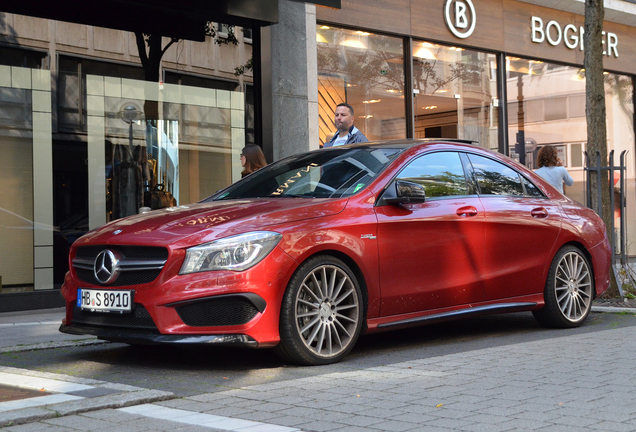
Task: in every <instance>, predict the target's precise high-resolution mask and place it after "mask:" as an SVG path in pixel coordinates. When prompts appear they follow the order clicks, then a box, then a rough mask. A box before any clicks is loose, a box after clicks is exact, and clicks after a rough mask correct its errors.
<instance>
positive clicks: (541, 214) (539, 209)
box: [530, 207, 548, 218]
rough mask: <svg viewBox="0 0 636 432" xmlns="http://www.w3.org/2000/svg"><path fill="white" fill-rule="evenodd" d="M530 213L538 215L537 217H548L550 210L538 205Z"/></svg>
mask: <svg viewBox="0 0 636 432" xmlns="http://www.w3.org/2000/svg"><path fill="white" fill-rule="evenodd" d="M530 214H531V215H532V217H536V218H546V217H548V211H547V210H546V209H544V208H543V207H537V208H535V209H532V211H531V212H530Z"/></svg>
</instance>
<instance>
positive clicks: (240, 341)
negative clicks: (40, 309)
mask: <svg viewBox="0 0 636 432" xmlns="http://www.w3.org/2000/svg"><path fill="white" fill-rule="evenodd" d="M60 331H61V332H62V333H68V334H72V335H93V336H97V338H98V339H103V340H108V341H111V342H123V343H128V344H131V345H161V344H174V345H180V344H193V345H197V344H198V345H208V344H212V345H242V346H248V347H251V348H256V347H257V346H258V342H256V341H255V340H254V339H253V338H251V337H250V336H247V335H242V334H223V335H164V334H158V333H145V332H139V333H136V332H134V331H131V330H121V329H113V328H104V327H89V326H79V325H70V326H69V325H66V324H62V325H61V326H60Z"/></svg>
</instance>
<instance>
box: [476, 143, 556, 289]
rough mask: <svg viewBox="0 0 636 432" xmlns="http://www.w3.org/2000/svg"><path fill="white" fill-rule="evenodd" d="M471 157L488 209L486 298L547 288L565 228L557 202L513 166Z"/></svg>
mask: <svg viewBox="0 0 636 432" xmlns="http://www.w3.org/2000/svg"><path fill="white" fill-rule="evenodd" d="M468 158H469V160H470V163H471V166H472V168H473V170H474V176H475V179H476V181H477V184H478V186H479V198H480V200H481V202H482V204H483V207H484V210H485V212H486V221H487V223H486V247H485V248H484V257H485V266H486V267H485V269H486V272H485V273H484V281H485V284H486V287H485V288H486V299H488V300H490V299H498V298H507V297H516V296H522V295H527V294H532V293H539V292H543V289H544V285H545V271H546V268H547V266H548V265H549V264H550V261H551V259H552V257H551V252H552V249H553V247H554V244H555V241H556V239H557V237H558V235H559V232H560V230H561V212H560V209H559V206H558V204H556V203H553V202H552V201H551V200H550V199H548V198H547V197H545V196H544V195H543V193H541V191H540V190H539V189H538V188H537V187H536V186H534V185H533V184H532V183H531V182H530V181H529V180H528V179H526V178H525V177H524V176H523V175H521V174H520V173H519V172H517V171H516V170H514V169H513V168H511V167H509V166H507V165H505V164H503V163H501V162H499V161H495V160H493V159H490V158H487V157H484V156H480V155H475V154H469V155H468Z"/></svg>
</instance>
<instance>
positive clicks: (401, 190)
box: [382, 180, 426, 205]
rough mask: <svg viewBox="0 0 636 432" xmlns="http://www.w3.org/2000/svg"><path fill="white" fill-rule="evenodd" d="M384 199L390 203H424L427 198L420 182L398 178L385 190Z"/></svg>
mask: <svg viewBox="0 0 636 432" xmlns="http://www.w3.org/2000/svg"><path fill="white" fill-rule="evenodd" d="M382 200H383V201H384V202H385V203H386V204H390V205H399V204H411V203H423V202H424V201H425V200H426V191H425V190H424V186H422V185H420V184H417V183H413V182H410V181H406V180H396V181H395V182H393V183H391V184H390V185H389V187H388V188H387V189H386V191H384V194H383V195H382Z"/></svg>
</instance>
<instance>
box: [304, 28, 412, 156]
mask: <svg viewBox="0 0 636 432" xmlns="http://www.w3.org/2000/svg"><path fill="white" fill-rule="evenodd" d="M316 39H317V45H318V100H319V103H318V105H319V114H320V120H319V121H320V145H323V144H324V143H325V141H328V140H330V139H331V137H332V136H333V134H334V133H335V131H336V129H335V126H334V122H333V121H334V113H335V110H336V106H337V105H338V104H339V103H343V102H346V103H348V104H349V105H351V106H352V107H353V109H354V125H355V126H356V127H357V128H358V129H360V130H361V131H362V133H363V134H364V135H365V136H366V137H367V138H368V139H369V140H379V139H391V138H405V137H406V117H405V103H404V65H403V62H404V51H403V43H402V39H399V38H395V37H390V36H382V35H377V34H372V33H368V32H364V31H355V30H345V29H340V28H335V27H330V26H325V25H318V27H317V33H316Z"/></svg>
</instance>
